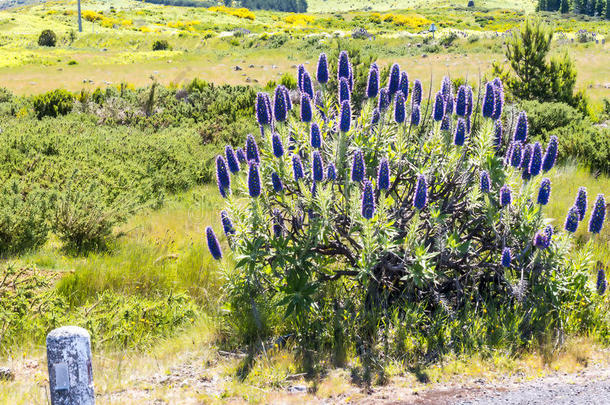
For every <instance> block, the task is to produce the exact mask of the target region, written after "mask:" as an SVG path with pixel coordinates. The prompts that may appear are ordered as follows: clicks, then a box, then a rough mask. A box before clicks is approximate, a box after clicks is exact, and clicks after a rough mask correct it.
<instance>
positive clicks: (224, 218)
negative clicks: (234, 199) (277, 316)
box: [220, 210, 235, 237]
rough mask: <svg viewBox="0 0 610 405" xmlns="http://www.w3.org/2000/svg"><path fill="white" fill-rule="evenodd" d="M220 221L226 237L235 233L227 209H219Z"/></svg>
mask: <svg viewBox="0 0 610 405" xmlns="http://www.w3.org/2000/svg"><path fill="white" fill-rule="evenodd" d="M220 222H222V229H223V230H224V232H225V235H227V237H229V235H233V234H234V233H235V228H234V227H233V222H232V221H231V218H229V214H228V213H227V211H225V210H222V211H220Z"/></svg>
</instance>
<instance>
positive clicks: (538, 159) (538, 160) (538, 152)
mask: <svg viewBox="0 0 610 405" xmlns="http://www.w3.org/2000/svg"><path fill="white" fill-rule="evenodd" d="M541 167H542V146H540V143H539V142H536V143H535V144H534V149H533V151H532V159H531V161H530V167H529V172H530V174H531V175H532V176H538V175H539V174H540V168H541Z"/></svg>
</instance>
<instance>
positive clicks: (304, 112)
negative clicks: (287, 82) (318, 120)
mask: <svg viewBox="0 0 610 405" xmlns="http://www.w3.org/2000/svg"><path fill="white" fill-rule="evenodd" d="M311 117H312V111H311V98H310V97H309V96H308V95H307V93H303V94H301V121H302V122H311Z"/></svg>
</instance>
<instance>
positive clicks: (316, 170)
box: [312, 150, 324, 181]
mask: <svg viewBox="0 0 610 405" xmlns="http://www.w3.org/2000/svg"><path fill="white" fill-rule="evenodd" d="M312 167H313V180H314V181H324V162H322V156H321V155H320V152H319V151H317V150H314V151H313V162H312Z"/></svg>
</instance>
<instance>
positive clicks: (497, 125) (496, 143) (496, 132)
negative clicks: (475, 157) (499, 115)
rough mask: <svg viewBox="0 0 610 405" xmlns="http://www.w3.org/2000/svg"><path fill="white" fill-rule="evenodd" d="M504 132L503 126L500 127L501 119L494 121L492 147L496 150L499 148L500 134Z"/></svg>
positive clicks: (500, 142) (500, 144)
mask: <svg viewBox="0 0 610 405" xmlns="http://www.w3.org/2000/svg"><path fill="white" fill-rule="evenodd" d="M503 133H504V128H502V121H500V120H497V121H496V122H495V123H494V147H495V148H496V151H497V150H498V149H500V147H501V146H502V134H503Z"/></svg>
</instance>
